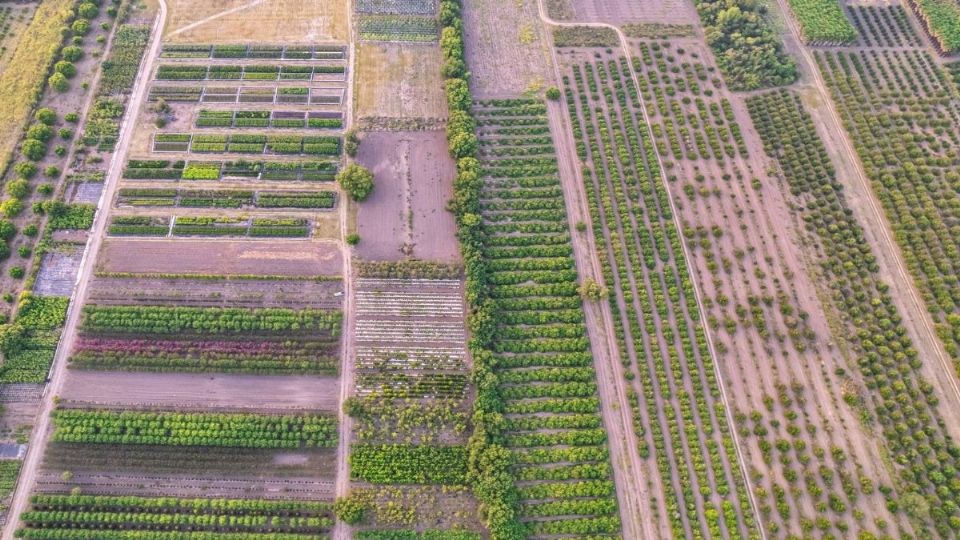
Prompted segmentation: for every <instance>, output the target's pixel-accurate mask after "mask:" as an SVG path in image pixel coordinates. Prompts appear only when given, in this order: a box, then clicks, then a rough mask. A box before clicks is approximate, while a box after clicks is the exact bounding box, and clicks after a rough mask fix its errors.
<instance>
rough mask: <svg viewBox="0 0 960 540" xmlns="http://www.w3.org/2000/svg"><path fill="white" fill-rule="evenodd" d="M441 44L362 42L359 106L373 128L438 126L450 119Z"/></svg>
mask: <svg viewBox="0 0 960 540" xmlns="http://www.w3.org/2000/svg"><path fill="white" fill-rule="evenodd" d="M441 61H442V60H441V56H440V48H439V47H437V46H436V45H430V44H418V45H411V44H401V43H368V42H363V43H359V44H358V45H357V74H356V77H357V78H356V88H355V91H356V98H355V99H356V103H355V107H356V108H355V111H356V115H357V122H358V124H359V125H360V126H363V127H364V128H366V129H370V130H379V129H385V130H393V129H424V128H427V129H439V128H440V126H442V125H443V121H444V120H445V119H446V117H447V114H448V111H447V100H446V97H444V95H443V79H442V77H441V75H440V70H439V69H436V68H437V66H438V65H440V63H441Z"/></svg>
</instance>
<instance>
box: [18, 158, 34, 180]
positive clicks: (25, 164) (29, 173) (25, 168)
mask: <svg viewBox="0 0 960 540" xmlns="http://www.w3.org/2000/svg"><path fill="white" fill-rule="evenodd" d="M13 172H15V173H16V174H17V176H18V177H19V178H25V179H30V178H33V177H34V176H35V175H36V174H37V165H36V164H35V163H31V162H29V161H21V162H20V163H17V164H16V165H15V166H14V167H13Z"/></svg>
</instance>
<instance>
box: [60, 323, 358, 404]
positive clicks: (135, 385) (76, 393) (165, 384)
mask: <svg viewBox="0 0 960 540" xmlns="http://www.w3.org/2000/svg"><path fill="white" fill-rule="evenodd" d="M93 341H94V340H87V339H83V340H81V344H80V347H81V348H84V349H82V352H81V354H86V355H87V356H88V357H92V356H93V355H92V354H90V352H91V350H92V349H93V346H91V342H93ZM117 341H118V340H97V343H96V344H95V345H96V346H97V349H96V350H98V351H103V350H105V349H107V348H109V347H110V346H111V345H115V344H116V342H117ZM120 345H121V346H124V347H126V350H129V351H130V354H131V356H132V355H133V354H136V351H137V349H136V347H141V350H143V349H148V347H152V349H148V350H152V351H155V350H159V349H161V348H166V349H167V350H169V351H174V352H179V351H182V350H184V349H185V348H187V347H189V346H190V345H191V343H189V342H187V341H183V340H180V341H178V340H168V341H160V340H153V341H152V342H151V341H150V340H132V341H127V342H124V343H121V344H120ZM193 345H194V347H196V344H193ZM207 345H208V347H207V348H208V349H212V348H213V345H219V346H220V347H221V350H220V353H221V354H223V353H222V351H223V350H224V349H227V347H232V348H233V350H241V351H242V350H243V347H244V346H247V348H253V347H254V346H255V345H259V349H260V351H271V350H272V351H273V352H277V351H281V350H282V345H283V344H282V343H281V342H278V341H264V342H262V343H259V344H251V343H249V342H248V343H244V342H234V343H230V342H219V343H209V344H207ZM196 348H199V347H196ZM287 348H288V350H289V349H292V348H293V347H292V346H288V347H287ZM114 350H116V349H114ZM184 356H186V355H184ZM312 362H313V363H314V364H315V365H317V366H318V367H320V368H322V367H325V368H326V369H327V372H328V373H330V374H334V373H335V372H336V365H327V366H323V365H322V364H320V363H319V362H317V361H316V360H313V361H312ZM71 367H72V368H74V371H71V373H70V377H68V378H67V381H66V384H65V385H64V387H63V391H62V393H61V394H60V396H61V397H62V399H63V401H62V402H61V403H62V405H63V406H66V407H97V408H102V409H111V410H137V409H151V408H152V409H163V410H171V409H174V408H175V409H177V410H181V411H210V410H215V411H222V412H264V413H274V414H277V413H285V412H297V411H325V412H334V411H336V410H337V392H338V390H339V383H338V382H337V379H336V378H334V377H329V376H323V377H321V376H280V375H263V374H257V375H244V374H216V375H209V374H206V373H204V374H193V373H164V374H162V375H160V374H157V371H156V370H148V371H150V372H149V373H132V372H131V373H115V372H104V371H93V369H96V368H99V367H107V368H109V369H123V368H124V366H122V365H120V366H118V365H116V364H113V365H111V364H110V363H109V362H104V363H103V364H102V365H100V366H90V365H84V364H83V363H82V361H81V360H80V359H78V358H77V356H76V355H75V356H74V358H73V359H72V363H71ZM184 371H186V370H184ZM223 371H227V370H223ZM310 371H319V369H317V368H314V369H312V370H311V369H307V370H303V371H302V372H310ZM290 372H294V371H292V370H291V371H290ZM251 393H254V394H256V396H257V399H256V400H251V399H250V395H251Z"/></svg>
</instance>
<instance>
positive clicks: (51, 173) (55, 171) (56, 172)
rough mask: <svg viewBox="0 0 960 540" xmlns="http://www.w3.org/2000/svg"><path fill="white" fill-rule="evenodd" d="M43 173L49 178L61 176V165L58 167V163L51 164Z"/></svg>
mask: <svg viewBox="0 0 960 540" xmlns="http://www.w3.org/2000/svg"><path fill="white" fill-rule="evenodd" d="M43 174H44V176H46V177H47V178H56V177H58V176H60V167H57V166H56V165H50V166H49V167H47V168H46V169H44V170H43Z"/></svg>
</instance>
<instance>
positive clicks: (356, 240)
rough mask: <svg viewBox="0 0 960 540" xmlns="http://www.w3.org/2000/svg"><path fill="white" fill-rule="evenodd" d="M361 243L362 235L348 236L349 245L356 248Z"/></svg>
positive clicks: (352, 234) (351, 234)
mask: <svg viewBox="0 0 960 540" xmlns="http://www.w3.org/2000/svg"><path fill="white" fill-rule="evenodd" d="M359 243H360V235H359V234H357V233H350V234H348V235H347V244H348V245H351V246H355V245H357V244H359Z"/></svg>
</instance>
